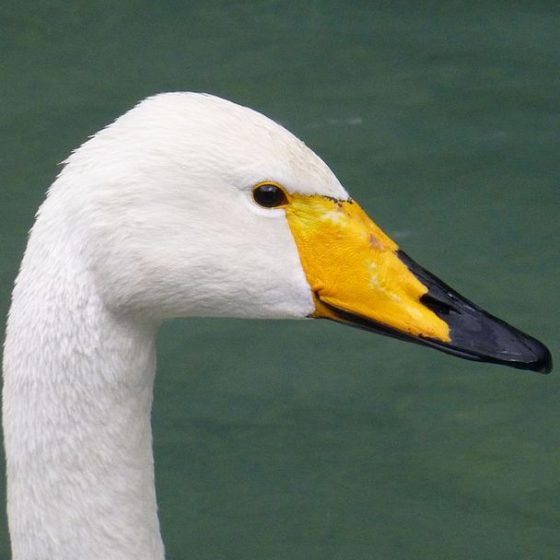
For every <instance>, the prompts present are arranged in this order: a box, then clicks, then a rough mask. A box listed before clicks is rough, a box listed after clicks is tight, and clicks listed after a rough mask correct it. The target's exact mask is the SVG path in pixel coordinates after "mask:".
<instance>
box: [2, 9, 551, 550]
mask: <svg viewBox="0 0 560 560" xmlns="http://www.w3.org/2000/svg"><path fill="white" fill-rule="evenodd" d="M420 6H422V8H420ZM0 53H1V54H0V101H1V104H0V162H1V163H0V202H1V204H0V247H1V249H0V251H1V252H0V257H1V260H0V287H1V289H0V312H1V314H2V316H4V315H5V313H6V312H7V310H8V305H9V292H10V289H11V284H12V282H13V279H14V277H15V274H16V271H17V266H18V262H19V260H20V258H21V254H22V251H23V248H24V244H25V236H26V232H27V230H28V229H29V227H30V226H31V224H32V221H33V214H34V212H35V210H36V208H37V206H38V204H39V203H40V201H41V200H42V198H43V193H44V190H45V188H46V187H47V186H48V185H49V184H50V182H51V181H52V180H53V178H54V176H55V174H56V173H57V169H58V167H57V162H60V161H61V160H62V159H64V157H65V156H66V155H67V154H68V152H69V151H70V150H71V149H72V148H73V147H75V146H76V145H78V144H80V143H81V142H82V141H83V140H84V139H85V138H86V136H87V135H88V134H90V133H92V132H94V131H95V130H97V129H98V128H99V127H101V126H103V125H104V124H106V123H107V122H109V121H111V120H112V119H113V118H114V117H115V116H117V115H118V114H120V113H122V112H123V111H125V110H126V109H127V108H128V107H130V106H131V105H132V104H133V103H135V102H136V101H137V100H138V99H140V98H142V97H144V96H146V95H148V94H152V93H154V92H158V91H167V90H196V91H209V92H213V93H215V94H218V95H222V96H224V97H228V98H230V99H233V100H235V101H238V102H240V103H243V104H246V105H250V106H252V107H254V108H256V109H259V110H261V111H263V112H265V113H266V114H268V115H270V116H272V117H273V118H275V119H276V120H278V121H280V122H282V123H283V124H285V125H286V126H288V128H290V129H291V130H292V131H294V132H295V133H296V134H298V135H299V136H301V137H302V138H303V139H304V140H305V141H306V142H307V143H308V144H309V145H310V146H312V147H313V148H314V149H315V150H316V151H318V152H319V153H320V154H321V155H322V156H323V157H324V158H325V159H326V161H327V162H328V163H329V164H330V165H331V166H332V168H333V169H334V170H335V172H336V173H337V175H338V176H339V178H340V179H341V181H342V182H343V183H344V184H345V185H346V186H347V187H348V189H349V190H350V191H351V193H352V194H353V195H354V197H355V198H357V199H358V200H359V201H360V202H361V203H362V205H363V206H365V208H366V209H367V210H368V211H369V212H370V214H372V215H373V216H374V217H375V218H376V220H377V221H378V222H379V223H380V224H381V225H382V226H383V227H384V228H385V229H386V230H387V231H388V232H389V233H390V234H392V235H393V236H394V237H395V238H396V240H397V241H398V242H399V243H400V244H401V245H402V246H403V247H404V248H405V249H406V251H407V252H408V253H410V254H411V255H412V256H414V257H415V258H416V259H417V260H418V261H420V262H421V263H423V264H424V265H425V266H426V267H428V268H430V269H432V270H433V271H434V272H436V273H437V274H438V275H440V276H442V277H443V278H444V279H445V280H447V281H448V282H449V283H450V284H452V285H454V286H455V287H456V288H457V289H459V291H461V292H463V293H465V295H467V296H469V297H471V298H472V299H474V300H475V301H477V302H478V303H480V304H481V305H482V306H484V307H486V308H488V309H489V310H490V311H492V312H493V313H495V314H497V315H499V316H501V317H503V318H504V319H507V320H508V321H510V322H512V323H515V324H516V325H518V326H519V327H520V328H522V329H524V330H526V331H528V332H530V333H532V334H534V335H535V336H537V337H539V338H541V339H542V340H543V341H544V342H545V343H547V344H548V345H549V346H550V348H551V350H552V352H553V355H556V357H558V355H559V352H558V351H559V350H560V345H559V344H558V337H557V332H558V320H557V317H558V308H559V303H560V298H559V296H558V273H559V268H560V266H559V254H560V246H559V242H558V237H559V231H558V227H557V215H558V212H559V210H560V204H559V200H560V188H559V172H560V164H559V157H558V148H559V146H560V133H559V131H560V113H559V99H560V71H559V70H560V67H559V65H560V6H559V5H558V3H557V2H550V3H544V2H515V1H512V2H484V3H482V2H481V3H478V2H459V1H451V2H410V3H403V2H347V3H343V2H319V1H310V2H305V3H286V2H284V3H283V2H275V1H261V2H249V1H245V2H204V3H203V2H166V1H162V2H140V1H122V2H85V1H76V2H72V3H70V2H54V1H51V2H23V3H22V2H20V3H18V4H17V6H16V4H15V3H10V4H8V3H4V4H3V5H2V7H0ZM559 392H560V381H559V376H558V374H557V373H556V374H553V375H552V376H550V377H544V376H539V375H536V374H530V373H522V372H518V371H514V370H508V369H505V368H500V367H498V366H491V365H480V364H474V363H471V362H466V361H461V360H458V359H455V358H451V357H448V356H445V355H443V354H440V353H437V352H435V351H431V350H427V349H423V348H418V347H414V346H412V345H406V344H403V343H399V342H396V341H393V340H389V339H386V338H381V337H377V336H374V335H371V334H367V333H363V332H360V331H356V330H352V329H346V328H344V327H342V326H337V325H334V324H327V323H322V322H301V323H298V322H269V323H262V322H250V321H246V322H242V321H233V320H232V321H225V320H224V321H218V320H196V321H183V322H175V323H172V324H169V325H166V326H165V328H164V329H163V330H162V332H161V335H160V337H159V371H158V379H157V386H156V400H155V410H154V425H155V453H156V463H157V485H158V493H159V502H160V517H161V523H162V530H163V533H164V538H165V541H166V545H167V552H168V556H169V558H171V559H177V560H180V559H183V558H188V559H191V558H192V559H201V560H204V559H208V560H210V559H212V560H229V559H232V560H234V559H240V560H300V559H301V560H313V559H317V560H319V559H320V560H362V559H363V560H372V559H373V560H377V559H382V560H384V559H401V558H402V559H410V558H419V559H424V558H429V559H442V560H449V559H454V560H462V559H465V560H466V559H473V558H481V559H492V560H501V559H504V560H505V559H508V560H511V559H526V558H531V559H556V558H558V557H560V511H559V509H560V483H559V471H560V468H559V467H560V412H559V410H560V407H559ZM3 492H4V490H3V489H2V491H0V500H1V501H3V500H4V494H3ZM7 539H8V537H7V530H6V523H5V516H4V517H2V518H1V520H0V558H7V557H8V542H7Z"/></svg>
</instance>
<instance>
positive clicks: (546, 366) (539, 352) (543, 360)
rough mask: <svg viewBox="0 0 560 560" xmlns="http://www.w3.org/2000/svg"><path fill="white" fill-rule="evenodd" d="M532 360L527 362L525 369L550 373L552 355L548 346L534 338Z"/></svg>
mask: <svg viewBox="0 0 560 560" xmlns="http://www.w3.org/2000/svg"><path fill="white" fill-rule="evenodd" d="M532 350H533V354H534V360H533V361H531V362H528V363H527V366H526V369H530V370H532V371H536V372H538V373H544V374H547V373H550V372H551V371H552V355H551V354H550V351H549V350H548V348H547V347H546V346H545V345H544V344H541V343H540V342H538V341H536V340H535V344H534V347H533V348H532Z"/></svg>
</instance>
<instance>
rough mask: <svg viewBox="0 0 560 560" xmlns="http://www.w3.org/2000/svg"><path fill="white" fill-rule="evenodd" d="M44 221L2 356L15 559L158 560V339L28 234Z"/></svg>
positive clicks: (68, 258)
mask: <svg viewBox="0 0 560 560" xmlns="http://www.w3.org/2000/svg"><path fill="white" fill-rule="evenodd" d="M40 222H41V220H39V222H38V223H37V225H36V226H35V228H34V233H33V235H32V236H31V239H30V242H29V245H28V249H27V252H26V256H25V259H24V261H23V263H22V269H21V272H20V275H19V277H18V281H17V285H16V288H15V290H14V299H13V304H12V309H11V312H10V319H9V322H8V331H7V338H6V345H5V353H4V390H3V423H4V436H5V447H6V458H7V477H8V518H9V526H10V537H11V541H12V551H13V559H14V560H23V559H25V560H39V559H40V560H51V559H53V560H54V559H56V560H70V559H72V560H75V559H76V558H80V559H81V560H93V559H104V560H113V559H114V560H117V559H118V560H132V559H135V560H159V559H163V545H162V541H161V537H160V532H159V524H158V518H157V505H156V498H155V489H154V470H153V456H152V434H151V425H150V412H151V405H152V386H153V378H154V371H155V349H154V332H155V328H153V327H148V326H142V325H141V324H138V322H132V321H130V322H129V321H128V320H126V319H122V318H118V317H116V316H115V315H114V314H112V313H111V312H110V311H108V310H107V309H106V308H105V306H104V305H103V303H102V301H101V300H100V298H99V297H98V296H97V294H96V292H95V289H94V286H93V284H92V282H91V281H90V278H89V276H88V273H87V271H86V270H84V269H82V268H81V267H80V265H79V259H78V258H75V257H76V255H75V254H74V253H73V252H72V247H71V246H70V243H69V241H67V240H66V239H64V235H59V236H58V237H56V238H55V237H53V236H52V235H49V233H48V232H47V230H46V228H45V230H44V231H39V232H38V231H35V230H41V227H42V226H41V223H40ZM39 239H41V242H40V244H39ZM53 260H57V261H58V262H57V263H56V266H53ZM53 271H56V272H53Z"/></svg>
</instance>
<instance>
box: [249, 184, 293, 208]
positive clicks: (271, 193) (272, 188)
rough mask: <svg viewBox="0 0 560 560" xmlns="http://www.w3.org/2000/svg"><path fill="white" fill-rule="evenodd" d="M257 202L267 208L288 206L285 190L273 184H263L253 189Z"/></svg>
mask: <svg viewBox="0 0 560 560" xmlns="http://www.w3.org/2000/svg"><path fill="white" fill-rule="evenodd" d="M253 198H254V199H255V202H256V203H257V204H258V205H260V206H264V207H265V208H276V207H277V206H283V205H284V204H288V197H287V196H286V193H285V192H284V189H282V188H281V187H279V186H278V185H275V184H273V183H261V184H260V185H257V186H256V187H255V188H254V189H253Z"/></svg>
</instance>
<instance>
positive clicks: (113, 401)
mask: <svg viewBox="0 0 560 560" xmlns="http://www.w3.org/2000/svg"><path fill="white" fill-rule="evenodd" d="M64 163H65V165H64V167H63V169H62V171H61V172H60V174H59V176H58V177H57V178H56V180H55V181H54V183H53V184H52V186H51V187H50V189H49V191H48V195H47V197H46V200H45V201H44V202H43V204H42V205H41V207H40V209H39V211H38V213H37V217H36V221H35V224H34V226H33V228H32V230H31V233H30V236H29V240H28V245H27V248H26V251H25V255H24V258H23V261H22V264H21V268H20V271H19V275H18V277H17V280H16V283H15V287H14V290H13V297H12V305H11V309H10V313H9V318H8V324H7V335H6V341H5V351H4V363H3V367H4V386H3V411H2V415H3V427H4V444H5V452H6V460H7V485H8V486H7V496H8V504H7V508H8V519H9V531H10V540H11V547H12V554H13V559H14V560H46V559H56V560H69V559H72V560H75V559H78V558H79V559H81V560H93V559H103V560H112V559H114V560H132V559H134V560H161V559H163V558H164V547H163V544H162V539H161V536H160V531H159V523H158V516H157V506H156V495H155V489H154V470H153V455H152V433H151V425H150V411H151V405H152V385H153V381H154V374H155V367H156V356H155V347H154V338H155V334H156V331H157V330H158V327H159V326H160V325H161V323H162V322H163V321H165V320H167V319H170V318H173V317H193V316H206V317H241V318H284V319H303V318H309V317H315V318H323V319H328V320H332V321H337V322H341V323H344V324H347V325H351V326H355V327H359V328H362V329H367V330H371V331H375V332H380V333H382V334H386V335H389V336H394V337H397V338H401V339H404V340H408V341H412V342H416V343H419V344H424V345H428V346H431V347H434V348H437V349H439V350H442V351H444V352H448V353H451V354H455V355H457V356H459V357H463V358H467V359H471V360H480V361H489V362H495V363H501V364H505V365H510V366H513V367H516V368H521V369H530V370H535V371H540V372H548V371H549V370H550V369H551V357H550V354H549V352H548V350H547V349H546V348H545V347H544V346H543V345H542V344H540V343H539V342H538V341H536V340H535V339H533V338H531V337H529V336H528V335H525V334H523V333H521V332H520V331H518V330H516V329H514V328H513V327H511V326H509V325H507V324H506V323H504V322H502V321H500V320H499V319H496V318H495V317H492V316H491V315H489V314H488V313H486V312H484V311H483V310H481V309H480V308H479V307H477V306H476V305H474V304H473V303H471V302H469V301H468V300H466V299H465V298H463V297H461V296H460V295H459V294H458V293H457V292H455V291H454V290H452V289H451V288H450V287H449V286H446V285H445V284H444V283H443V282H441V281H440V280H438V279H437V278H436V277H435V276H433V275H432V274H430V273H429V272H427V271H426V270H425V269H424V268H422V267H421V266H420V265H418V264H417V263H415V262H414V261H413V260H412V259H411V258H410V257H409V256H408V255H406V253H404V252H403V251H402V250H401V249H400V248H399V247H398V246H397V245H396V243H395V242H394V241H392V240H391V239H390V238H389V237H388V236H387V235H386V234H385V233H384V232H383V231H382V230H381V229H380V228H379V227H378V226H377V225H375V223H374V222H373V221H371V219H370V218H369V217H368V215H367V214H366V213H365V212H364V210H363V209H362V208H361V207H360V206H359V204H358V203H357V202H356V201H354V200H353V199H352V198H350V196H349V195H348V193H347V191H346V190H345V189H344V187H343V186H342V185H341V183H340V182H339V181H338V179H337V178H336V176H335V175H334V174H333V173H332V171H331V170H330V169H329V168H328V166H327V165H326V164H325V163H324V162H323V161H322V160H321V159H320V158H319V157H318V156H317V155H315V154H314V153H313V152H312V151H311V150H310V149H309V148H307V147H306V146H305V144H304V143H302V142H301V141H300V140H298V139H297V138H295V137H294V136H293V135H292V134H291V133H290V132H288V131H287V130H286V129H284V128H283V127H281V126H280V125H278V124H276V123H275V122H273V121H272V120H270V119H268V118H267V117H265V116H263V115H261V114H260V113H257V112H255V111H253V110H251V109H249V108H246V107H242V106H239V105H237V104H234V103H232V102H229V101H226V100H223V99H220V98H218V97H214V96H211V95H207V94H198V93H167V94H159V95H156V96H153V97H150V98H148V99H146V100H144V101H142V102H140V103H139V104H138V105H137V106H136V107H134V108H133V109H131V110H130V111H129V112H127V113H125V114H124V115H123V116H121V117H120V118H118V119H117V120H116V121H115V122H114V123H112V124H111V125H109V126H107V127H106V128H104V129H103V130H101V131H100V132H98V133H97V134H95V135H94V136H92V137H91V138H90V139H89V140H87V141H86V142H85V143H84V144H83V145H82V146H81V147H80V148H78V149H77V150H75V151H74V152H73V153H72V154H71V155H70V157H69V158H68V159H67V160H66V161H65V162H64Z"/></svg>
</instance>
